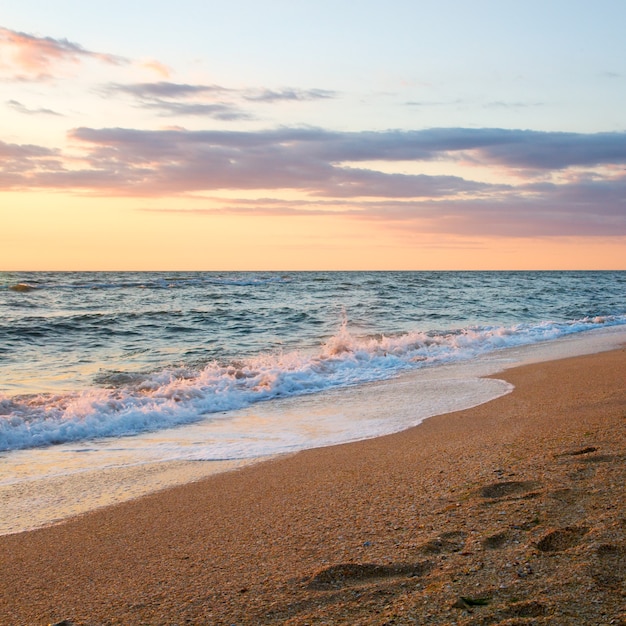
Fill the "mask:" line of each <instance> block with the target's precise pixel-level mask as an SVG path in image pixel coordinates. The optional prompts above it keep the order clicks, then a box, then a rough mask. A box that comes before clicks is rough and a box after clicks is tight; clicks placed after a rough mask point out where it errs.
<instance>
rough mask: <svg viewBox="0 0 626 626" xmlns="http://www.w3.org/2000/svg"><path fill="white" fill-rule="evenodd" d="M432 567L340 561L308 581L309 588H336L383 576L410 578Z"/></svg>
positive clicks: (428, 564)
mask: <svg viewBox="0 0 626 626" xmlns="http://www.w3.org/2000/svg"><path fill="white" fill-rule="evenodd" d="M432 568H433V565H432V563H430V562H428V561H423V562H421V563H400V564H395V565H378V564H376V563H341V564H339V565H332V566H331V567H327V568H325V569H323V570H322V571H320V572H318V573H317V574H316V575H315V576H314V577H313V578H312V579H311V581H310V582H309V588H311V589H336V588H338V587H343V586H345V585H350V584H358V583H363V582H366V581H371V580H375V579H383V578H399V577H406V578H412V577H416V576H424V575H425V574H427V573H428V572H430V571H431V570H432Z"/></svg>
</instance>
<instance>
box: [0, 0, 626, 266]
mask: <svg viewBox="0 0 626 626" xmlns="http://www.w3.org/2000/svg"><path fill="white" fill-rule="evenodd" d="M624 24H626V2H623V1H622V0H596V1H595V2H593V3H591V2H589V1H588V0H584V1H583V0H525V1H524V2H520V1H518V0H515V1H514V0H473V1H472V2H469V1H467V0H424V1H421V0H405V1H401V0H387V1H385V2H381V1H370V0H363V1H362V2H354V1H351V2H348V1H344V0H332V1H330V0H315V2H313V1H308V0H307V1H305V0H264V1H263V2H261V1H260V0H229V1H228V2H225V1H223V2H217V1H211V0H178V1H177V2H170V1H164V0H150V1H149V2H148V1H144V0H125V1H123V2H122V1H118V0H107V1H106V2H105V1H101V0H93V1H89V2H84V1H82V0H80V1H79V0H73V1H71V0H55V1H54V2H50V0H3V2H2V8H1V10H0V218H1V221H0V270H5V271H6V270H92V269H102V270H124V269H127V270H150V269H154V270H244V269H250V270H270V269H276V270H299V269H415V270H419V269H626V132H625V131H626V37H624Z"/></svg>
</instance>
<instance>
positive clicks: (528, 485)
mask: <svg viewBox="0 0 626 626" xmlns="http://www.w3.org/2000/svg"><path fill="white" fill-rule="evenodd" d="M538 486H539V485H538V483H536V482H533V481H530V480H523V481H519V480H510V481H505V482H500V483H492V484H490V485H485V486H484V487H482V488H481V489H480V490H479V492H478V493H479V494H480V495H481V496H482V497H483V498H489V499H497V498H505V497H506V496H515V495H519V494H523V493H527V492H529V491H532V490H533V489H536V488H537V487H538Z"/></svg>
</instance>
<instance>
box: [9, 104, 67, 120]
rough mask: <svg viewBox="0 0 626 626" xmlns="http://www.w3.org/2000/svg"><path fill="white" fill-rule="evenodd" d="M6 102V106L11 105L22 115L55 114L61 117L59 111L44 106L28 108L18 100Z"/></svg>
mask: <svg viewBox="0 0 626 626" xmlns="http://www.w3.org/2000/svg"><path fill="white" fill-rule="evenodd" d="M6 104H7V106H9V107H11V108H12V109H13V110H15V111H17V112H18V113H23V114H24V115H56V116H59V117H62V115H61V114H60V113H57V112H56V111H53V110H52V109H45V108H39V109H29V108H28V107H27V106H26V105H24V104H22V103H21V102H18V101H17V100H7V102H6Z"/></svg>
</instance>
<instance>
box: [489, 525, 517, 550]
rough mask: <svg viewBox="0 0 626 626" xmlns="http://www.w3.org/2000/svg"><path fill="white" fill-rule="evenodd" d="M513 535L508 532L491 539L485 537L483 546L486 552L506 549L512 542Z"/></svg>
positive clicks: (493, 536)
mask: <svg viewBox="0 0 626 626" xmlns="http://www.w3.org/2000/svg"><path fill="white" fill-rule="evenodd" d="M512 538H513V537H512V535H511V533H510V532H509V531H508V530H505V531H503V532H501V533H496V534H495V535H491V536H490V537H485V539H483V541H482V546H483V548H485V550H499V549H500V548H504V547H505V546H506V545H507V544H508V543H510V541H511V540H512Z"/></svg>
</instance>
